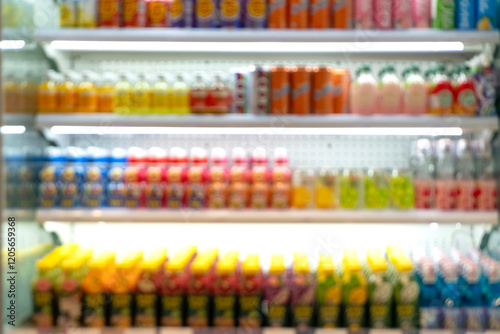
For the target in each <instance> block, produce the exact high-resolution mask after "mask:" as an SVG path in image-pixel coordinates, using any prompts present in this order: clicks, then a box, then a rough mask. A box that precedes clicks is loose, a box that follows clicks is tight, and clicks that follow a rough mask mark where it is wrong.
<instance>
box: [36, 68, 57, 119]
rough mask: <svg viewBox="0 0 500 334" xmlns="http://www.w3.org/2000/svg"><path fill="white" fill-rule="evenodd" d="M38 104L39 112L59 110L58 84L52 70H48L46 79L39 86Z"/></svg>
mask: <svg viewBox="0 0 500 334" xmlns="http://www.w3.org/2000/svg"><path fill="white" fill-rule="evenodd" d="M37 104H38V112H39V113H53V112H56V110H57V85H56V83H55V81H54V72H53V71H52V70H49V71H47V73H46V74H45V79H44V81H42V83H41V84H40V85H39V86H38V91H37Z"/></svg>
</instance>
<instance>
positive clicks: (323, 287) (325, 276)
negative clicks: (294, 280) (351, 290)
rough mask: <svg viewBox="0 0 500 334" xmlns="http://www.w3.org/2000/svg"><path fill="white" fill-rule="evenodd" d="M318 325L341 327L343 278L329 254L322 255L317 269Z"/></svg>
mask: <svg viewBox="0 0 500 334" xmlns="http://www.w3.org/2000/svg"><path fill="white" fill-rule="evenodd" d="M316 303H317V308H318V310H317V313H318V318H317V326H318V327H329V328H330V327H339V325H340V305H341V303H342V279H341V278H340V275H339V273H338V272H337V269H336V268H335V266H334V264H333V260H332V258H331V256H329V255H321V256H320V258H319V263H318V269H317V270H316Z"/></svg>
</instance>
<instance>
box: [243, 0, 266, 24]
mask: <svg viewBox="0 0 500 334" xmlns="http://www.w3.org/2000/svg"><path fill="white" fill-rule="evenodd" d="M244 4H245V5H244V8H243V17H244V26H245V27H246V28H265V27H266V19H267V1H266V0H246V1H244Z"/></svg>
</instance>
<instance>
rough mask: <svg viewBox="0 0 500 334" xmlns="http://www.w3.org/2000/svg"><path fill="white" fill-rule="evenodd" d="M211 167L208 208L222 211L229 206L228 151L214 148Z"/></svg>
mask: <svg viewBox="0 0 500 334" xmlns="http://www.w3.org/2000/svg"><path fill="white" fill-rule="evenodd" d="M210 160H211V163H212V164H211V166H210V169H209V170H208V181H209V184H208V186H207V206H208V207H209V208H212V209H222V208H225V207H226V205H227V199H228V184H227V182H228V180H229V170H228V168H227V155H226V150H224V149H223V148H220V147H214V148H213V149H212V152H211V153H210Z"/></svg>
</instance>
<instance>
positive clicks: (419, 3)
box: [411, 0, 431, 28]
mask: <svg viewBox="0 0 500 334" xmlns="http://www.w3.org/2000/svg"><path fill="white" fill-rule="evenodd" d="M411 11H412V15H411V16H412V19H413V26H414V27H415V28H429V27H430V25H431V1H430V0H412V2H411Z"/></svg>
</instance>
